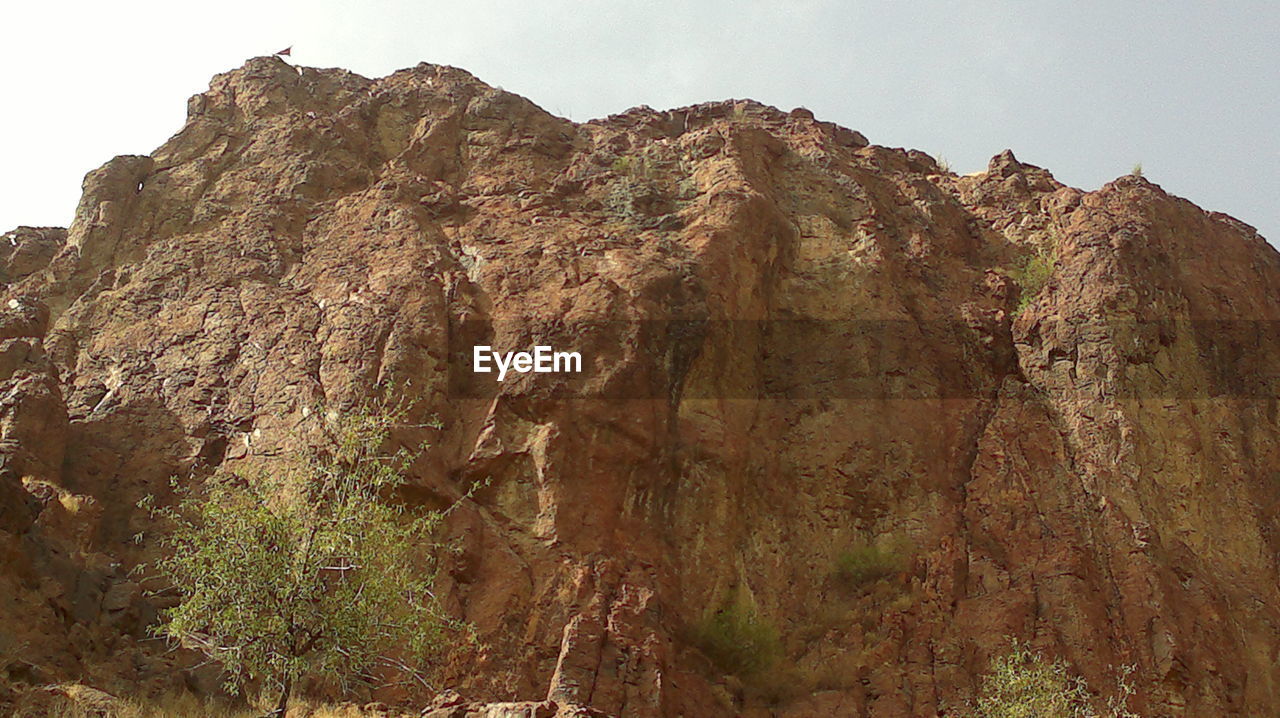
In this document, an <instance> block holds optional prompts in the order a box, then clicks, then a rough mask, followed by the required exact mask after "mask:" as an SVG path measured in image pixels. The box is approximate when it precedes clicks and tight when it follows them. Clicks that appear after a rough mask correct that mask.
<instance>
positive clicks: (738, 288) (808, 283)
mask: <svg viewBox="0 0 1280 718" xmlns="http://www.w3.org/2000/svg"><path fill="white" fill-rule="evenodd" d="M7 238H8V242H0V250H2V252H3V254H2V255H0V275H2V276H0V279H3V280H4V281H5V282H6V283H7V286H6V289H5V291H4V297H3V298H2V299H0V302H7V304H4V305H3V306H0V309H3V311H4V316H3V320H2V321H0V380H3V386H0V446H2V447H3V454H4V465H3V469H2V470H0V551H3V552H4V554H5V561H4V562H3V563H2V564H0V649H6V650H3V651H0V656H4V655H8V656H9V658H7V659H5V660H6V661H7V663H6V666H5V667H3V668H4V670H5V671H7V675H8V678H9V680H11V681H18V682H21V681H27V682H40V681H46V682H47V681H54V680H76V681H82V682H86V683H90V684H93V685H97V686H100V687H103V688H105V689H107V690H111V691H112V692H119V691H121V690H129V689H130V688H131V687H136V686H140V685H141V686H155V685H174V684H178V685H181V684H186V685H189V686H204V687H206V688H208V687H209V686H212V685H216V682H215V681H212V680H209V679H206V678H201V677H200V675H198V674H196V673H191V672H189V671H187V670H186V669H187V668H188V667H189V666H190V665H192V662H190V661H188V662H185V663H184V662H183V658H182V656H180V655H172V654H163V653H162V652H161V651H160V650H159V649H158V648H156V647H150V648H148V647H147V645H146V643H145V642H143V641H141V640H140V639H141V638H142V637H144V636H145V630H146V626H147V625H149V624H150V623H151V622H153V621H154V620H155V618H154V617H155V611H156V608H157V607H158V606H156V605H155V604H154V601H153V600H152V599H148V598H146V597H145V594H144V593H143V592H142V591H140V590H139V587H138V585H137V584H136V583H134V582H133V579H131V578H130V577H129V576H128V570H129V569H130V568H132V567H133V566H134V565H136V564H137V563H138V562H140V561H143V560H145V559H146V558H147V556H148V555H149V553H148V552H149V551H150V550H152V549H151V546H152V543H151V540H150V539H149V538H147V536H148V535H147V534H146V531H147V530H148V528H149V527H148V525H147V519H146V516H145V514H143V513H142V512H140V511H139V510H137V509H136V508H135V503H136V501H137V500H138V499H139V498H141V497H142V496H143V495H146V494H149V493H155V494H158V495H160V496H162V497H163V496H164V495H165V491H166V486H167V481H168V478H169V477H170V476H173V475H178V476H182V477H187V478H186V479H185V480H189V481H199V480H200V479H201V477H203V476H206V475H208V473H209V472H210V471H212V470H213V469H214V468H216V467H218V466H224V465H231V464H234V463H235V462H252V461H259V460H263V458H264V457H270V456H272V455H274V454H276V453H278V451H279V450H281V449H286V450H287V448H288V445H287V442H288V441H289V439H288V437H289V436H290V435H292V433H293V432H291V429H292V428H293V427H296V426H299V425H301V424H303V423H305V422H306V421H307V420H308V417H309V416H310V415H311V414H310V412H311V409H312V408H313V407H315V406H317V405H321V404H323V405H326V406H330V407H348V406H352V405H354V404H356V403H358V402H360V401H362V400H364V399H366V398H368V397H370V396H372V395H373V394H374V393H375V392H376V387H377V386H379V385H385V386H391V387H394V388H395V389H394V391H395V392H397V394H398V395H401V396H403V397H405V398H407V399H410V400H412V401H414V402H416V403H415V407H416V409H415V411H418V412H420V413H421V414H422V415H427V414H436V415H438V416H439V417H440V419H441V420H442V422H443V424H444V427H445V428H444V429H443V430H440V431H438V432H432V433H431V434H430V435H422V436H414V437H408V436H406V437H405V438H406V440H407V439H410V438H430V439H431V441H432V449H431V451H430V452H429V453H428V454H427V455H426V456H424V457H423V459H422V460H421V462H420V463H419V464H418V465H417V466H415V476H414V478H415V483H416V486H417V487H418V488H420V489H421V491H420V492H418V493H419V494H420V495H418V500H421V501H423V502H425V503H428V504H431V505H442V504H443V503H444V502H449V501H453V500H456V499H457V498H458V497H460V496H462V495H464V494H465V493H466V492H467V491H468V490H469V489H471V488H472V487H473V486H476V485H478V484H479V486H480V488H478V490H476V491H475V493H474V494H473V495H472V496H471V497H470V498H467V499H465V500H463V502H462V503H461V504H460V506H459V509H458V510H457V511H455V512H454V514H452V517H451V522H450V526H449V529H450V531H451V532H452V533H453V534H454V535H455V536H456V537H458V539H459V540H460V542H461V544H460V545H461V546H462V549H463V550H462V552H461V554H460V555H459V556H457V557H456V558H455V559H453V560H452V561H451V563H450V565H449V567H448V571H447V572H446V575H445V576H444V577H443V578H442V581H441V585H440V591H441V592H442V595H444V596H445V597H446V598H447V601H448V604H449V606H450V607H451V610H453V611H455V612H456V613H457V615H458V616H460V617H462V618H465V619H466V620H468V621H470V622H472V623H473V624H474V625H475V626H476V628H477V630H478V635H479V637H480V639H481V640H480V644H479V646H478V647H476V648H469V647H468V648H460V649H458V650H457V651H456V652H455V654H454V655H451V656H450V658H449V660H448V661H447V662H446V664H445V665H443V666H442V667H441V668H440V671H439V676H438V681H439V683H441V684H443V685H448V686H450V687H451V688H452V689H453V690H456V691H457V694H456V695H455V696H454V698H448V697H446V698H438V699H436V702H435V703H434V704H431V705H432V706H434V707H433V708H432V709H431V710H433V711H435V712H431V713H429V715H432V716H437V715H438V716H446V715H449V716H453V715H473V714H474V715H526V714H528V715H543V714H547V715H552V714H556V712H557V711H560V714H564V715H609V716H628V717H631V716H634V717H637V718H640V717H656V716H720V715H723V716H729V715H781V716H793V717H799V716H831V715H851V716H856V715H867V716H885V717H891V716H931V715H938V714H944V713H945V712H946V711H948V710H953V709H954V708H955V707H956V706H957V705H960V704H962V703H963V702H964V701H965V700H966V699H967V698H968V697H969V696H971V695H972V694H973V692H974V690H975V687H976V685H977V681H978V679H979V677H980V676H981V674H982V673H983V672H984V670H985V669H986V665H987V662H988V660H989V658H990V657H991V656H993V655H996V654H999V653H1000V652H1002V651H1003V650H1004V649H1005V648H1006V647H1007V645H1008V642H1009V639H1010V638H1011V637H1017V638H1019V639H1021V640H1023V641H1025V642H1029V643H1030V644H1031V645H1033V646H1035V647H1037V648H1038V649H1041V650H1043V651H1044V652H1046V653H1047V654H1050V655H1053V656H1060V657H1062V658H1063V659H1065V660H1066V661H1068V662H1069V664H1070V665H1071V666H1072V668H1073V670H1075V671H1077V672H1078V673H1079V674H1080V675H1081V676H1083V677H1084V678H1085V679H1086V680H1087V681H1088V682H1089V684H1090V686H1092V687H1093V689H1094V690H1096V691H1098V692H1099V694H1100V695H1101V696H1107V695H1112V694H1114V692H1115V691H1116V689H1117V686H1116V676H1117V675H1118V671H1119V670H1120V667H1121V666H1124V665H1132V666H1136V671H1135V672H1134V673H1133V676H1132V680H1133V682H1134V684H1135V686H1136V689H1137V692H1136V695H1135V696H1134V698H1133V700H1132V701H1131V703H1130V707H1131V708H1133V709H1134V710H1136V711H1137V712H1139V713H1140V714H1142V715H1149V716H1208V715H1265V714H1268V713H1269V712H1270V711H1271V710H1272V709H1271V706H1273V705H1275V704H1277V703H1280V683H1278V682H1277V681H1280V669H1277V667H1276V666H1277V664H1276V660H1277V658H1276V656H1277V652H1278V651H1280V581H1278V580H1277V579H1278V578H1280V577H1278V576H1277V551H1278V550H1280V545H1278V544H1277V542H1278V541H1280V538H1278V536H1280V532H1278V529H1280V520H1278V519H1277V516H1278V515H1280V492H1278V491H1277V488H1278V487H1280V473H1278V469H1277V467H1280V424H1277V410H1276V394H1277V389H1278V388H1280V387H1278V386H1277V384H1276V378H1275V375H1276V374H1277V369H1278V368H1280V359H1278V358H1277V357H1280V352H1277V351H1276V350H1277V349H1278V348H1280V347H1277V341H1276V339H1275V332H1274V331H1272V326H1273V323H1274V322H1275V321H1276V320H1277V319H1280V255H1277V253H1276V251H1275V250H1274V249H1272V248H1271V247H1270V246H1269V245H1268V244H1267V243H1266V242H1265V241H1264V240H1263V238H1262V237H1260V236H1258V235H1257V233H1256V232H1255V231H1254V230H1252V229H1251V228H1249V227H1248V226H1246V225H1244V224H1242V223H1240V222H1238V221H1236V220H1233V219H1231V218H1229V217H1226V216H1223V215H1219V214H1214V213H1208V212H1205V211H1202V210H1200V209H1199V208H1197V207H1195V206H1194V205H1192V204H1190V203H1189V202H1187V201H1185V200H1182V199H1178V198H1175V197H1172V196H1170V195H1168V194H1166V193H1165V192H1163V191H1162V190H1161V189H1160V188H1159V187H1158V186H1156V185H1154V184H1152V183H1150V182H1148V181H1146V180H1144V179H1142V178H1138V177H1123V178H1121V179H1118V180H1116V181H1115V182H1113V183H1111V184H1108V185H1107V186H1105V187H1103V188H1101V189H1100V190H1098V191H1095V192H1082V191H1080V190H1077V189H1073V188H1070V187H1067V186H1064V185H1062V184H1061V183H1059V182H1057V181H1056V180H1055V179H1054V178H1053V177H1052V175H1051V174H1050V173H1049V172H1047V171H1045V170H1043V169H1040V168H1037V167H1033V166H1030V165H1026V164H1023V163H1021V162H1019V161H1018V160H1017V159H1016V158H1015V157H1014V156H1013V155H1012V154H1011V153H1008V152H1006V153H1004V154H1001V155H999V156H997V157H996V158H994V159H993V160H992V162H991V165H990V167H989V169H988V171H986V172H983V173H978V174H975V175H971V176H963V177H961V176H956V175H954V174H952V173H950V172H948V171H946V170H945V169H943V168H941V167H939V165H938V164H937V163H936V162H935V161H934V160H933V159H932V158H930V157H928V156H927V155H925V154H923V153H920V152H916V151H903V150H898V149H890V148H885V147H879V146H875V145H870V144H868V142H867V140H866V138H864V137H863V136H862V135H860V134H859V133H857V132H854V131H852V130H849V129H846V128H843V127H839V126H836V125H833V124H831V123H827V122H821V121H817V120H815V119H814V118H813V116H812V114H811V113H809V112H808V111H806V110H803V109H798V110H794V111H792V112H790V113H786V112H781V111H778V110H775V109H773V108H769V107H765V106H761V105H759V104H756V103H752V102H745V101H744V102H721V103H711V104H704V105H698V106H695V107H688V108H683V109H679V110H672V111H666V112H659V111H654V110H650V109H648V108H639V109H635V110H631V111H629V112H626V113H623V114H621V115H616V116H612V117H609V118H606V119H603V120H598V121H593V122H589V123H586V124H574V123H572V122H569V121H567V120H564V119H560V118H557V117H554V116H552V115H550V114H548V113H546V112H544V111H543V110H541V109H540V108H538V107H536V106H535V105H533V104H532V103H530V102H528V101H527V100H525V99H523V98H520V97H518V96H515V95H512V94H510V93H507V92H504V91H502V90H499V89H495V88H492V87H489V86H487V85H485V84H483V83H482V82H480V81H478V80H477V79H475V78H474V77H472V76H471V75H469V74H467V73H466V72H463V71H461V70H457V69H454V68H449V67H441V66H435V65H426V64H424V65H419V66H418V67H415V68H412V69H408V70H404V71H401V72H397V73H395V74H393V75H391V76H389V77H385V78H382V79H377V80H370V79H366V78H363V77H359V76H356V75H354V74H351V73H347V72H343V71H339V70H318V69H312V68H294V67H291V66H289V65H287V64H286V63H284V62H283V61H281V60H279V59H275V58H271V59H269V58H257V59H254V60H251V61H249V62H248V63H247V64H246V65H245V66H244V67H242V68H240V69H237V70H235V71H233V72H229V73H226V74H224V75H219V76H218V77H216V78H215V79H214V80H213V83H212V85H211V87H210V89H209V90H208V92H205V93H203V94H200V95H197V96H195V97H193V98H192V99H191V101H190V103H189V105H188V119H187V122H186V124H185V126H184V127H183V128H182V130H181V131H180V132H178V134H176V135H174V136H173V137H172V138H171V139H170V140H169V141H168V142H166V143H165V144H164V145H163V146H161V147H160V148H159V149H157V150H156V151H155V152H154V153H152V155H150V156H147V157H134V156H131V157H118V158H116V159H114V160H112V161H110V162H108V163H107V164H106V165H104V166H103V167H102V168H100V169H98V170H95V171H94V172H91V173H90V174H89V175H88V177H87V178H86V179H85V184H84V195H83V198H82V200H81V202H80V205H79V208H78V210H77V212H76V217H75V221H74V222H73V224H72V226H71V227H70V228H69V229H68V230H67V231H66V232H65V234H64V233H63V232H62V231H60V230H51V229H41V230H35V229H28V228H21V229H19V230H16V231H15V232H12V233H10V234H9V235H7ZM4 244H8V245H9V246H7V247H6V246H3V245H4ZM475 320H484V323H480V324H477V323H476V322H475ZM459 327H465V328H468V329H466V331H474V332H477V333H476V334H475V335H474V336H476V337H482V338H484V339H485V340H486V343H492V344H494V345H499V346H506V347H509V348H520V347H525V346H531V345H533V344H536V343H555V344H559V345H564V344H570V345H572V347H573V348H575V349H577V350H579V351H581V352H583V354H584V356H585V357H587V363H588V366H589V370H588V371H587V372H585V373H584V374H583V375H582V376H579V377H563V376H555V375H527V376H523V377H514V378H512V379H510V380H508V381H506V382H503V383H502V384H501V385H486V386H485V387H482V388H481V389H480V390H477V391H467V392H463V391H459V389H458V387H457V384H456V379H457V375H458V374H459V364H458V362H457V360H456V357H454V356H452V353H453V352H451V349H456V348H457V346H458V345H459V335H458V332H459ZM477 327H478V328H477ZM470 337H471V335H467V334H465V332H464V333H463V338H464V339H469V338H470ZM464 343H466V342H464ZM466 345H467V346H469V343H466ZM423 431H427V430H423ZM485 480H488V483H487V484H480V483H479V482H483V481H485ZM139 533H142V534H143V537H142V540H141V542H138V541H135V536H136V535H138V534H139ZM867 546H878V547H880V548H881V549H882V553H883V552H891V553H893V554H894V555H896V556H897V557H898V560H897V562H896V564H895V569H894V570H893V571H892V572H891V573H890V575H888V576H887V577H883V578H880V579H877V580H874V581H864V582H861V583H856V584H855V585H850V582H849V581H847V580H841V577H840V575H839V574H840V571H839V570H838V569H839V566H840V565H841V561H842V560H843V559H842V556H849V555H857V552H858V551H865V547H867ZM717 611H736V612H749V613H751V614H752V615H755V616H757V617H758V622H759V623H760V624H762V625H766V626H768V627H770V629H771V630H772V631H774V632H776V635H777V636H778V639H779V641H778V648H777V651H776V655H773V656H772V660H771V661H770V662H769V663H768V667H767V668H765V669H764V670H763V671H757V672H754V673H746V672H741V671H740V672H739V673H741V675H731V673H732V671H731V670H730V668H729V667H726V666H725V665H723V663H717V662H716V661H715V660H714V656H712V655H710V652H709V651H707V650H703V649H704V648H705V642H704V641H701V640H700V639H699V630H700V627H704V626H705V625H707V623H708V619H709V617H711V616H713V615H715V613H716V612H717ZM33 674H35V677H32V676H33ZM451 695H453V694H451ZM462 696H465V699H464V698H462ZM384 698H385V699H386V700H409V701H413V700H417V701H420V702H421V704H422V705H427V704H429V703H430V700H429V698H428V697H426V696H414V695H391V696H387V697H384ZM513 701H514V702H519V706H523V707H518V708H516V707H513V708H512V709H511V710H510V711H507V712H503V711H505V710H507V709H506V708H503V707H502V705H501V704H503V702H513ZM486 702H488V703H489V704H490V705H488V706H487V707H486V706H484V705H483V704H485V703H486ZM511 705H513V706H515V705H517V704H515V703H512V704H511ZM482 711H488V712H482ZM515 711H524V712H515ZM566 711H568V712H566Z"/></svg>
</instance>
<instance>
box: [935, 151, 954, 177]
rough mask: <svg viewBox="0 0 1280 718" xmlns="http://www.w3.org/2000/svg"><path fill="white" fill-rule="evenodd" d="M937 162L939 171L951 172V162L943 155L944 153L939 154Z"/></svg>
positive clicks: (943, 172)
mask: <svg viewBox="0 0 1280 718" xmlns="http://www.w3.org/2000/svg"><path fill="white" fill-rule="evenodd" d="M937 163H938V171H939V172H941V173H942V174H944V175H946V174H951V163H950V162H948V161H947V158H946V157H943V156H942V155H938V159H937Z"/></svg>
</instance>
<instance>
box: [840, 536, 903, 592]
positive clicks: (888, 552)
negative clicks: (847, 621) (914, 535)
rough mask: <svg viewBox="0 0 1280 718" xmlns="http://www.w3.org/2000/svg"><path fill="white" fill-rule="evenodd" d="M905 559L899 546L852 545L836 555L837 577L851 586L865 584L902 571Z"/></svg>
mask: <svg viewBox="0 0 1280 718" xmlns="http://www.w3.org/2000/svg"><path fill="white" fill-rule="evenodd" d="M905 563H906V561H905V559H904V557H903V556H902V553H901V549H900V548H898V547H890V548H886V547H882V546H877V545H876V544H872V543H866V544H858V545H855V546H851V547H849V548H847V549H845V550H844V551H841V552H840V554H839V555H838V556H836V565H835V569H834V571H833V574H834V576H835V578H836V579H837V580H838V581H840V582H841V583H843V584H845V585H847V586H850V587H857V586H864V585H866V584H869V583H872V582H874V581H878V580H880V579H882V578H885V577H887V576H892V575H893V574H895V573H898V572H899V571H902V570H903V568H904V566H905Z"/></svg>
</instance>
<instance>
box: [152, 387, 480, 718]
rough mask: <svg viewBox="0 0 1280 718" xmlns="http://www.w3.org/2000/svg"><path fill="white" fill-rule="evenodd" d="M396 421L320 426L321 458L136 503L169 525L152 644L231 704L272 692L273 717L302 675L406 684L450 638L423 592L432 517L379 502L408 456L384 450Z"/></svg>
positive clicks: (430, 569)
mask: <svg viewBox="0 0 1280 718" xmlns="http://www.w3.org/2000/svg"><path fill="white" fill-rule="evenodd" d="M317 416H324V415H323V414H317ZM403 419H404V411H403V410H398V411H391V412H386V413H363V414H358V415H350V416H336V418H335V417H334V416H332V415H331V416H329V417H328V418H325V419H321V422H322V423H323V432H324V434H325V435H326V437H327V440H326V441H325V442H323V443H324V444H325V446H324V448H323V449H315V450H311V451H306V452H303V453H301V454H299V455H298V456H296V457H295V458H293V459H291V460H288V461H283V462H281V463H278V464H273V465H270V466H259V467H257V468H254V469H247V470H237V471H229V472H224V473H220V474H217V475H215V476H213V477H212V478H210V479H209V480H207V481H206V482H205V484H204V487H203V488H202V489H200V490H198V491H196V490H191V489H187V488H185V487H183V486H181V485H180V484H178V483H177V482H176V481H175V490H176V491H177V492H178V494H179V496H180V497H181V500H180V502H179V504H178V505H177V506H176V507H168V508H155V507H154V506H153V505H152V504H153V503H154V501H151V500H144V503H143V505H144V507H145V508H149V509H150V510H152V512H153V513H154V514H156V515H159V516H161V517H163V518H164V519H167V521H168V522H169V525H170V528H171V531H170V532H169V534H168V535H167V536H166V537H164V538H163V539H162V541H161V545H162V547H163V549H164V557H163V558H161V559H160V560H159V561H158V562H157V564H156V566H155V568H157V569H158V570H159V572H160V574H162V575H163V576H164V577H165V578H167V579H168V580H169V582H170V583H171V584H172V586H173V588H174V589H176V591H177V593H178V595H179V597H180V602H179V603H178V605H177V606H175V607H174V608H172V609H169V610H168V611H166V614H167V615H166V616H165V618H166V619H167V620H166V621H165V622H164V623H163V624H162V626H161V627H160V629H159V631H158V633H159V634H160V635H162V636H165V637H168V638H170V639H171V640H173V641H175V642H179V643H181V644H183V645H185V646H188V647H191V648H195V649H198V650H200V651H202V652H203V653H205V654H206V655H208V656H209V658H210V659H211V660H214V661H216V662H218V663H220V664H221V665H222V667H223V668H224V670H225V673H226V676H227V679H226V685H227V688H228V689H229V690H231V691H233V692H234V691H238V690H240V689H242V688H244V687H246V686H261V687H262V688H261V690H267V689H274V690H275V691H277V692H278V693H277V695H278V699H277V700H276V701H275V711H274V715H276V716H283V715H284V713H285V710H286V708H287V706H288V702H289V698H290V696H291V694H292V691H293V687H294V686H295V685H296V684H297V682H298V681H299V680H300V679H302V678H303V677H305V676H312V677H317V678H322V679H328V680H332V681H335V682H337V683H338V684H339V685H340V686H343V687H345V686H346V685H347V682H348V681H351V680H361V679H366V678H368V677H369V676H370V672H371V671H372V670H373V669H375V668H377V667H383V668H390V669H393V670H395V671H398V672H399V673H401V674H402V675H408V676H418V675H419V674H418V666H420V665H422V664H423V663H424V662H425V661H426V660H427V659H428V658H429V656H430V655H431V653H432V652H433V651H434V649H435V648H436V647H437V646H438V644H439V643H440V642H441V640H442V638H443V636H444V635H445V633H446V632H449V631H453V630H456V629H459V628H460V626H459V625H458V624H457V623H455V622H454V621H452V620H450V619H449V618H448V617H446V616H445V615H444V614H443V612H442V611H441V609H440V608H439V606H438V605H437V604H436V601H435V598H434V596H433V594H432V592H431V583H432V579H433V577H434V561H433V556H434V554H435V553H436V552H438V551H439V550H440V549H441V548H442V547H441V546H439V545H438V544H435V543H433V540H432V538H431V537H432V534H433V530H434V528H435V526H436V525H437V523H438V522H439V520H440V519H441V517H442V513H441V512H439V511H425V512H423V511H411V510H409V509H408V508H406V507H404V506H403V505H398V504H396V503H394V502H393V501H391V500H390V499H391V497H392V495H393V494H394V493H395V491H396V490H397V489H398V488H399V487H400V486H401V485H403V484H404V483H405V478H404V469H405V467H406V466H407V465H408V464H409V462H410V461H412V459H413V458H414V456H416V454H417V450H414V451H410V450H408V449H403V448H402V449H400V450H398V451H394V452H392V453H391V454H390V455H387V453H386V451H385V449H386V446H387V444H388V443H389V441H388V440H389V437H390V433H391V430H392V429H393V428H395V427H399V426H402V425H403ZM393 656H397V657H393Z"/></svg>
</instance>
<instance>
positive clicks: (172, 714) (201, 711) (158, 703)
mask: <svg viewBox="0 0 1280 718" xmlns="http://www.w3.org/2000/svg"><path fill="white" fill-rule="evenodd" d="M104 695H105V694H104ZM77 699H78V700H77ZM266 713H267V711H266V710H265V709H262V708H254V707H246V706H235V705H229V704H227V703H226V702H223V701H215V700H211V699H201V698H198V697H196V696H194V695H192V694H190V693H172V694H168V695H164V696H159V697H156V698H151V699H146V700H139V699H113V700H110V701H109V702H107V701H105V700H93V699H91V698H86V697H85V696H83V695H78V694H76V693H75V692H74V691H72V693H71V695H70V696H69V695H65V694H64V692H63V691H59V690H57V689H54V688H52V687H51V688H37V689H31V690H29V691H27V692H26V693H25V694H24V695H23V696H22V697H21V698H20V699H19V701H18V704H17V705H16V706H15V707H14V713H13V714H12V718H262V716H263V715H265V714H266ZM397 715H399V714H396V713H387V712H385V711H366V710H364V709H362V708H361V707H360V706H357V705H352V704H346V705H313V704H309V703H307V702H305V701H297V702H296V703H295V705H294V706H293V707H291V708H290V709H289V718H394V716H397ZM415 715H416V714H415Z"/></svg>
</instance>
